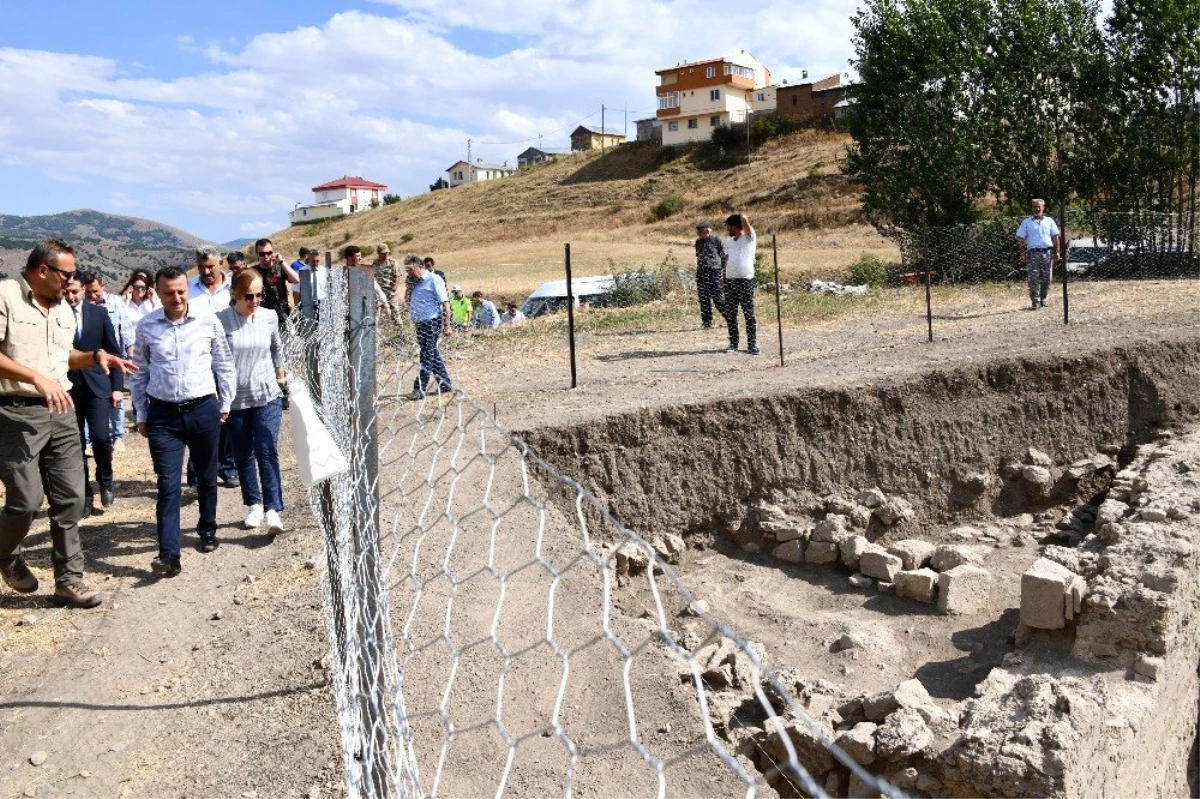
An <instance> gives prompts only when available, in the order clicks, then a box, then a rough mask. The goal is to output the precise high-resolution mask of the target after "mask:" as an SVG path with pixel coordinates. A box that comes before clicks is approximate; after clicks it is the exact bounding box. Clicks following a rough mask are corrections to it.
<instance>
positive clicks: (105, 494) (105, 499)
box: [100, 488, 113, 509]
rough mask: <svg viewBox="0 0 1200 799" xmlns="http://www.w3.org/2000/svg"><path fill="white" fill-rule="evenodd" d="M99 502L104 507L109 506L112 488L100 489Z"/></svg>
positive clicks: (110, 505)
mask: <svg viewBox="0 0 1200 799" xmlns="http://www.w3.org/2000/svg"><path fill="white" fill-rule="evenodd" d="M100 504H101V505H102V506H103V507H104V508H105V509H108V508H111V507H112V504H113V490H112V489H111V488H101V489H100Z"/></svg>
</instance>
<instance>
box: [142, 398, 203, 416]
mask: <svg viewBox="0 0 1200 799" xmlns="http://www.w3.org/2000/svg"><path fill="white" fill-rule="evenodd" d="M215 396H216V395H215V394H208V395H206V396H203V397H196V398H195V399H190V400H184V401H183V402H167V401H166V400H160V399H158V398H157V397H150V404H151V405H155V406H158V407H159V408H164V409H166V410H169V411H175V413H187V412H188V411H190V410H194V409H196V408H198V407H200V405H202V404H203V403H205V402H208V401H209V400H210V399H213V397H215Z"/></svg>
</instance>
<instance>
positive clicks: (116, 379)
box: [63, 276, 125, 516]
mask: <svg viewBox="0 0 1200 799" xmlns="http://www.w3.org/2000/svg"><path fill="white" fill-rule="evenodd" d="M63 297H64V299H66V301H67V302H68V303H69V304H70V306H71V313H72V315H73V316H74V317H75V343H74V348H75V349H77V350H83V351H85V352H91V351H94V350H104V351H105V352H115V353H119V354H120V355H124V354H125V353H124V352H122V351H121V346H120V343H119V342H118V341H117V333H116V331H115V330H114V329H113V325H112V319H111V317H109V315H108V311H107V310H105V309H104V307H103V306H101V305H93V304H92V303H90V302H84V301H83V284H82V283H81V281H80V279H79V277H78V276H76V277H73V278H72V279H71V280H69V281H68V282H67V285H66V287H65V288H64V289H63ZM67 376H68V378H69V379H70V381H71V401H72V402H74V403H75V421H76V423H77V424H78V425H79V437H80V441H81V442H82V439H83V427H84V425H85V424H86V425H87V426H88V429H89V431H90V432H91V439H92V460H93V461H95V463H96V483H97V484H98V485H99V487H100V506H101V508H102V510H100V511H97V510H96V500H95V494H93V493H92V481H91V477H90V476H89V475H88V467H87V458H86V457H85V458H84V461H83V484H84V496H85V500H84V501H85V504H84V509H83V514H84V515H85V516H91V515H93V514H96V513H103V512H104V511H105V510H108V508H109V507H111V506H112V503H113V441H112V426H111V425H109V424H108V419H109V418H110V417H109V414H110V413H111V411H112V409H113V408H115V407H117V403H119V402H121V400H122V398H123V397H124V390H125V379H124V375H123V374H122V373H121V370H120V369H111V370H109V372H108V374H105V373H104V370H103V369H102V368H100V367H99V366H91V367H89V368H87V369H80V370H79V371H75V372H68V373H67Z"/></svg>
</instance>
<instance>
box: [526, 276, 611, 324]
mask: <svg viewBox="0 0 1200 799" xmlns="http://www.w3.org/2000/svg"><path fill="white" fill-rule="evenodd" d="M612 290H613V276H612V275H594V276H592V277H577V278H573V279H572V280H571V291H572V293H573V294H574V295H575V307H576V308H578V307H579V306H580V305H581V304H585V305H595V306H602V305H605V304H606V303H607V300H608V296H609V294H610V293H611V292H612ZM566 309H567V281H565V280H551V281H550V282H548V283H543V284H542V285H540V286H538V288H537V291H535V292H533V293H532V294H530V295H529V299H527V300H525V302H524V304H522V305H521V313H523V314H525V318H526V319H533V318H535V317H538V316H545V315H546V314H551V313H558V312H559V311H565V310H566Z"/></svg>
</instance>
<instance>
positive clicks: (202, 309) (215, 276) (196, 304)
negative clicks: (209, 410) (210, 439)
mask: <svg viewBox="0 0 1200 799" xmlns="http://www.w3.org/2000/svg"><path fill="white" fill-rule="evenodd" d="M196 272H197V274H196V276H195V277H194V278H192V279H191V280H189V281H188V302H187V305H188V312H189V313H191V314H193V315H195V316H204V315H207V314H216V313H218V312H220V311H223V310H225V309H226V308H228V307H229V286H230V284H231V283H232V280H231V278H230V277H229V275H227V274H225V273H224V272H222V271H221V253H220V251H219V250H217V248H216V247H213V246H212V245H211V244H205V245H203V246H201V247H197V248H196ZM219 447H220V448H219V459H218V462H217V476H218V477H220V478H221V485H223V486H225V487H226V488H237V487H238V486H239V485H241V480H240V478H239V477H238V470H237V463H236V462H235V461H234V458H233V445H232V444H231V443H230V442H229V438H228V436H227V435H226V433H225V428H224V427H222V428H221V440H220V444H219ZM187 486H188V489H187V493H186V496H185V497H184V501H185V502H191V501H192V498H193V496H194V495H195V494H196V469H195V463H194V462H193V460H192V458H191V457H190V456H189V457H188V463H187Z"/></svg>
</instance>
